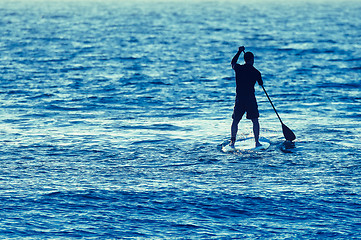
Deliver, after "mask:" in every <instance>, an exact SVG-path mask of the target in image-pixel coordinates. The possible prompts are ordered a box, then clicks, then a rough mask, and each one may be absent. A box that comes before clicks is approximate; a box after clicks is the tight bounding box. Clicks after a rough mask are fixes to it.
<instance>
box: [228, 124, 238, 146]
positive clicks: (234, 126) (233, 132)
mask: <svg viewBox="0 0 361 240" xmlns="http://www.w3.org/2000/svg"><path fill="white" fill-rule="evenodd" d="M239 121H240V120H235V119H233V121H232V126H231V144H230V145H231V146H234V143H235V142H236V136H237V131H238V123H239Z"/></svg>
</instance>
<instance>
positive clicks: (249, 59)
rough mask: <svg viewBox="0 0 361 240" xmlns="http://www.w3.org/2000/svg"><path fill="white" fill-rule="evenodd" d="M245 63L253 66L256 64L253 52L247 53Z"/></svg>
mask: <svg viewBox="0 0 361 240" xmlns="http://www.w3.org/2000/svg"><path fill="white" fill-rule="evenodd" d="M244 61H245V62H246V64H251V65H253V63H254V55H253V53H251V52H246V53H245V54H244Z"/></svg>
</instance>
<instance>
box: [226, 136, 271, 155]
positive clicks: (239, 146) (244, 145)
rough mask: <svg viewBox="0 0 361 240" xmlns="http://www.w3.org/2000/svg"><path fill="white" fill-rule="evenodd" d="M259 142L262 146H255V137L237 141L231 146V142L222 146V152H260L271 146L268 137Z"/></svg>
mask: <svg viewBox="0 0 361 240" xmlns="http://www.w3.org/2000/svg"><path fill="white" fill-rule="evenodd" d="M259 142H260V143H261V144H262V146H259V147H255V146H254V145H255V143H254V140H253V139H246V140H243V141H242V140H240V141H236V144H235V145H234V147H231V146H229V144H227V145H224V146H222V152H225V153H227V152H260V151H265V150H267V149H268V148H269V147H270V146H271V144H270V143H269V141H267V140H266V139H261V140H260V141H259Z"/></svg>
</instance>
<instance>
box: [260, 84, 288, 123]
mask: <svg viewBox="0 0 361 240" xmlns="http://www.w3.org/2000/svg"><path fill="white" fill-rule="evenodd" d="M261 87H262V88H263V91H264V93H265V94H266V96H267V98H268V101H269V102H270V103H271V105H272V107H273V110H275V113H276V114H277V117H278V119H279V120H280V122H281V124H282V125H283V122H282V120H281V118H280V115H278V112H277V110H276V108H275V106H274V105H273V103H272V101H271V99H270V97H269V96H268V94H267V91H266V89H265V88H264V87H263V86H261Z"/></svg>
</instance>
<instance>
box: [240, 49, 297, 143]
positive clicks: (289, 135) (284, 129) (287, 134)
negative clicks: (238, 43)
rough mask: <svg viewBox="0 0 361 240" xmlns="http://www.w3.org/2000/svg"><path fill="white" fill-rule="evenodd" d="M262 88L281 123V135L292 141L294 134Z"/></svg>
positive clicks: (294, 137)
mask: <svg viewBox="0 0 361 240" xmlns="http://www.w3.org/2000/svg"><path fill="white" fill-rule="evenodd" d="M242 51H243V54H245V53H246V52H245V51H244V47H243V50H242ZM262 88H263V91H264V93H265V94H266V96H267V98H268V100H269V102H270V103H271V105H272V107H273V110H275V113H276V114H277V117H278V119H279V120H280V122H281V124H282V132H283V136H285V138H286V140H288V141H291V142H292V141H293V140H295V139H296V135H295V134H294V133H293V132H292V131H291V129H289V128H288V127H287V126H286V125H284V124H283V122H282V120H281V118H280V115H278V112H277V110H276V108H275V106H274V105H273V103H272V101H271V99H270V97H269V96H268V94H267V92H266V89H265V88H264V87H263V86H262Z"/></svg>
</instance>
